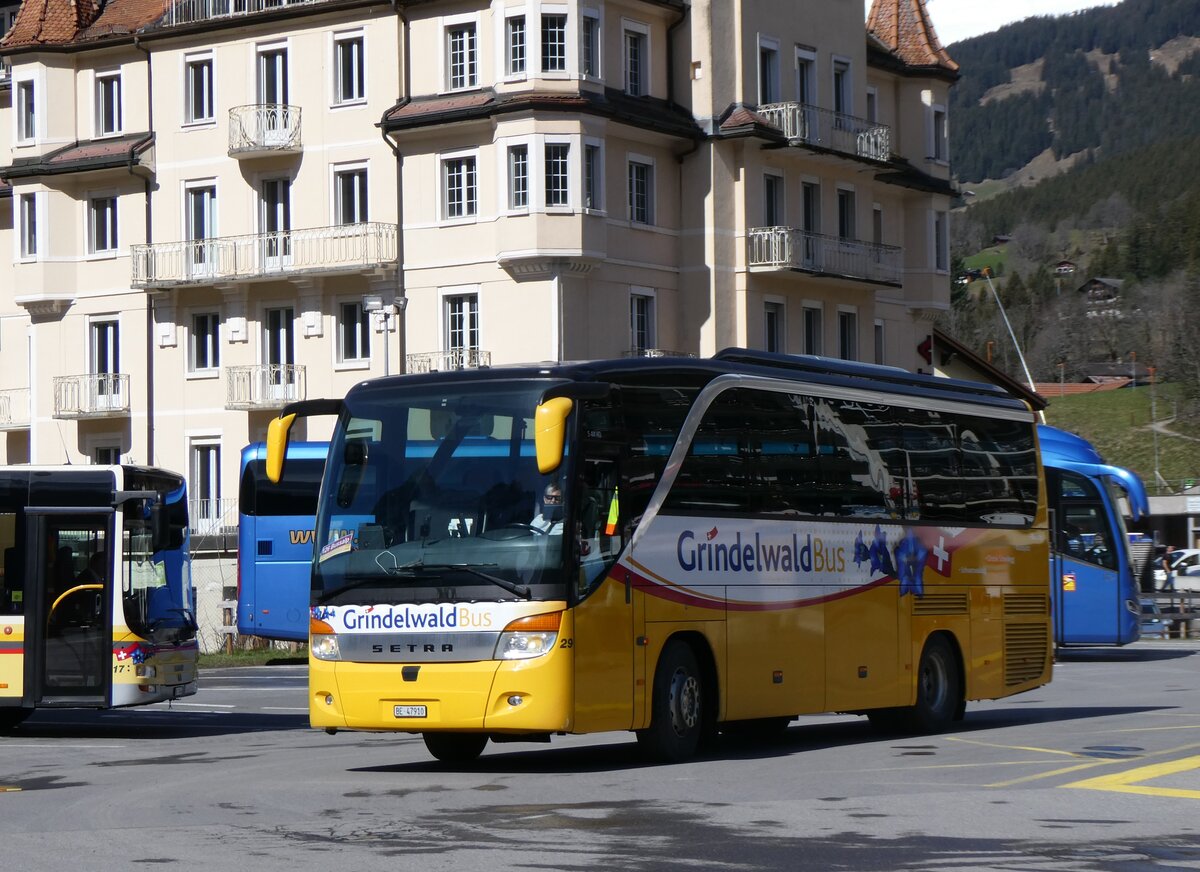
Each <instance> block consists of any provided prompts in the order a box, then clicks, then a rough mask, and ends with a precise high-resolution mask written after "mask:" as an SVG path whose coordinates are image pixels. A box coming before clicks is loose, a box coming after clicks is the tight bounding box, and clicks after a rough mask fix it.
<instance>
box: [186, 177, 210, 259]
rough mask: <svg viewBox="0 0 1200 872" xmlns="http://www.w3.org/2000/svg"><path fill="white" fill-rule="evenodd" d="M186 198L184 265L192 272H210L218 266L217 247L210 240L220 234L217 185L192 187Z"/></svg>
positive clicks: (188, 189) (187, 191) (189, 188)
mask: <svg viewBox="0 0 1200 872" xmlns="http://www.w3.org/2000/svg"><path fill="white" fill-rule="evenodd" d="M185 199H186V201H187V207H186V208H187V211H186V214H185V224H186V226H185V227H184V238H185V239H186V240H187V243H188V244H187V249H188V254H187V257H186V260H185V263H184V265H185V267H186V269H187V271H188V273H189V274H190V275H210V274H212V272H213V271H214V270H215V269H216V266H217V252H216V249H215V247H214V246H213V245H212V244H211V243H210V242H208V240H210V239H213V238H215V237H216V235H217V189H216V187H215V186H213V185H197V186H195V187H191V186H189V187H188V188H187V190H186V195H185Z"/></svg>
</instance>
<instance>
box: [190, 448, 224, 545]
mask: <svg viewBox="0 0 1200 872" xmlns="http://www.w3.org/2000/svg"><path fill="white" fill-rule="evenodd" d="M187 441H188V448H187V464H188V493H189V494H191V502H192V507H193V508H194V511H193V516H194V517H193V525H194V526H196V527H197V528H198V529H201V530H203V529H213V528H215V526H216V524H217V523H218V522H219V521H220V520H221V466H222V461H221V455H222V453H223V452H222V446H221V435H220V434H215V435H214V434H205V435H202V436H201V435H196V436H193V435H188V437H187ZM202 454H204V455H208V460H209V462H208V463H207V464H206V466H207V470H206V472H207V475H206V476H205V479H204V484H203V486H201V482H200V473H201V469H200V467H201V463H200V458H201V455H202ZM202 494H203V495H204V496H202ZM205 509H208V511H205Z"/></svg>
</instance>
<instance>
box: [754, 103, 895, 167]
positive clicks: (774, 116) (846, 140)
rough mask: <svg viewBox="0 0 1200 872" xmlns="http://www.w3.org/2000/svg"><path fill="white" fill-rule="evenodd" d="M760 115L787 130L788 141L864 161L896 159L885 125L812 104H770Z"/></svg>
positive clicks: (784, 132) (890, 132) (889, 133)
mask: <svg viewBox="0 0 1200 872" xmlns="http://www.w3.org/2000/svg"><path fill="white" fill-rule="evenodd" d="M758 114H759V115H761V116H762V117H763V118H765V119H766V120H767V121H768V122H769V123H770V124H771V125H773V126H775V127H778V128H779V129H780V130H781V131H783V135H784V136H786V137H787V138H788V144H789V145H793V146H800V145H807V146H811V147H814V148H822V149H827V150H829V151H834V152H837V153H838V154H844V155H849V156H850V157H857V158H863V159H864V160H875V161H889V160H891V158H892V131H891V129H890V128H889V127H887V126H886V125H883V124H876V123H875V122H873V121H866V120H864V119H862V118H855V117H854V116H852V115H843V114H842V113H841V112H833V111H831V110H829V109H822V108H820V107H819V106H812V105H810V104H808V103H768V104H767V105H765V106H759V107H758Z"/></svg>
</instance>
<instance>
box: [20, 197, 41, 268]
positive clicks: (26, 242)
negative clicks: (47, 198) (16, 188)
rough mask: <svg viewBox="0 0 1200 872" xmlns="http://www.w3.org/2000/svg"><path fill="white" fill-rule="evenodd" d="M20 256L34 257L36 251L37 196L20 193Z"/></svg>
mask: <svg viewBox="0 0 1200 872" xmlns="http://www.w3.org/2000/svg"><path fill="white" fill-rule="evenodd" d="M20 203H21V257H23V258H35V257H37V253H38V230H37V196H36V195H35V194H22V195H21V199H20Z"/></svg>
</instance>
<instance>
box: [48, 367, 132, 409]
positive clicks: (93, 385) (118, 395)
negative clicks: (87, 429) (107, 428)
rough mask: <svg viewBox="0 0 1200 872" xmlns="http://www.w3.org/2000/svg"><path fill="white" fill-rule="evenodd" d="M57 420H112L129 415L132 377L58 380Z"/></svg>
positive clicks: (104, 375) (97, 375)
mask: <svg viewBox="0 0 1200 872" xmlns="http://www.w3.org/2000/svg"><path fill="white" fill-rule="evenodd" d="M53 384H54V417H55V418H111V417H120V416H124V415H128V414H129V374H128V373H113V372H100V373H87V374H85V375H64V376H56V377H55V378H54V382H53Z"/></svg>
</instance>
